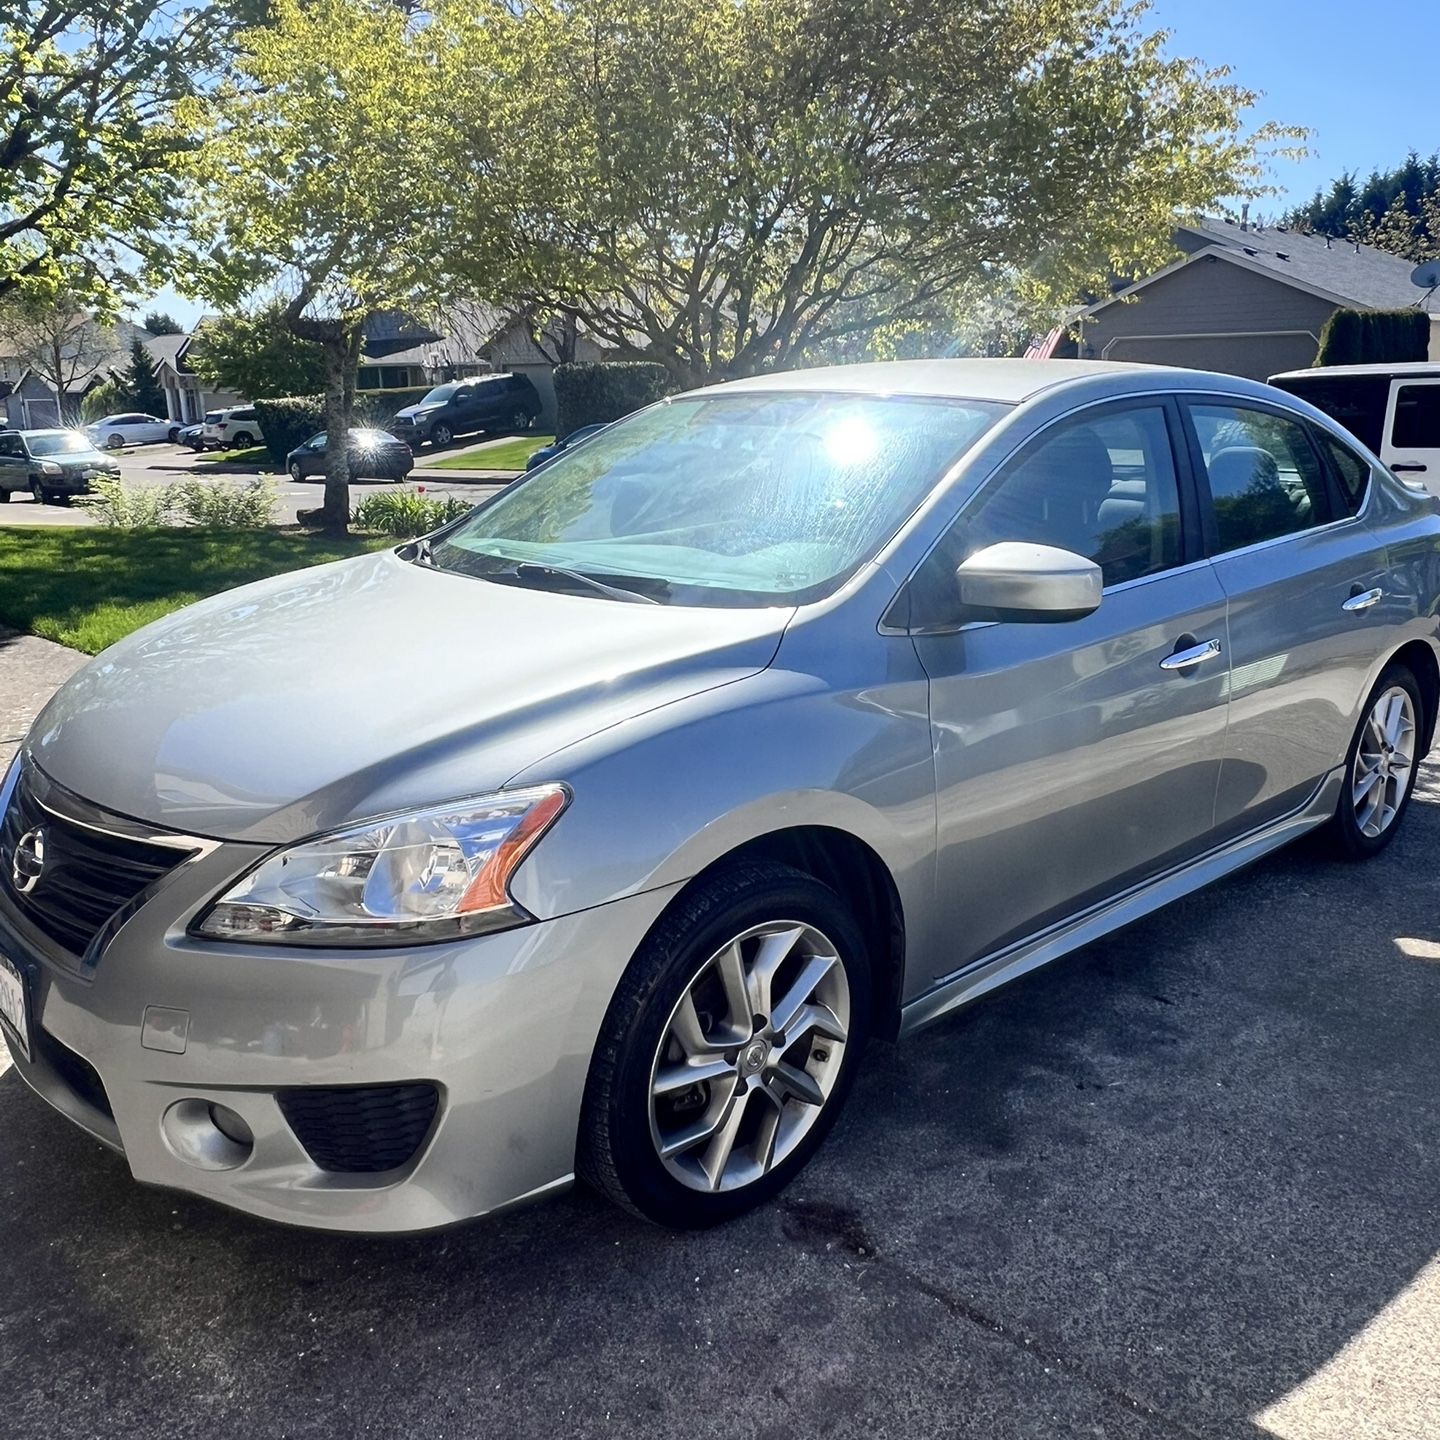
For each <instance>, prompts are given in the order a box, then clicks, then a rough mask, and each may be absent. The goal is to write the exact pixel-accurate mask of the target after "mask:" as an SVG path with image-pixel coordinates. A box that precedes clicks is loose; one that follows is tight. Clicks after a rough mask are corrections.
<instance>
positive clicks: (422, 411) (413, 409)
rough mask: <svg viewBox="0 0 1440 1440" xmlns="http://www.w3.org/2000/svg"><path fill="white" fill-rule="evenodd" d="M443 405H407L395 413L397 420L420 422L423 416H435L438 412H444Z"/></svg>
mask: <svg viewBox="0 0 1440 1440" xmlns="http://www.w3.org/2000/svg"><path fill="white" fill-rule="evenodd" d="M444 408H445V406H444V405H443V404H441V405H405V406H402V407H401V408H400V409H399V410H397V411H396V412H395V418H396V419H397V420H419V419H420V418H421V417H422V416H425V415H433V414H434V413H435V412H436V411H437V410H443V409H444Z"/></svg>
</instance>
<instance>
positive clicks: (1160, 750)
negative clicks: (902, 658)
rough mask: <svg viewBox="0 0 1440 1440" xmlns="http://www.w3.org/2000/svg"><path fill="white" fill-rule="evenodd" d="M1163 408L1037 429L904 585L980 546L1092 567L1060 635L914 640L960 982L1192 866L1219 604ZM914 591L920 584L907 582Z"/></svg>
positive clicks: (944, 896) (1202, 845)
mask: <svg viewBox="0 0 1440 1440" xmlns="http://www.w3.org/2000/svg"><path fill="white" fill-rule="evenodd" d="M1181 434H1182V432H1181V431H1180V420H1179V412H1178V410H1177V409H1176V407H1175V405H1174V403H1173V402H1172V401H1169V400H1165V399H1144V400H1135V401H1125V402H1120V403H1117V404H1107V405H1104V406H1099V407H1091V408H1089V409H1086V410H1082V411H1080V412H1078V413H1077V414H1076V415H1074V416H1072V417H1070V418H1067V419H1064V420H1061V421H1058V422H1057V423H1056V424H1054V425H1052V426H1050V427H1048V428H1047V429H1045V430H1043V431H1042V432H1041V433H1040V434H1039V435H1038V436H1036V437H1035V438H1034V439H1032V440H1031V441H1030V442H1028V444H1027V445H1026V446H1025V447H1024V448H1023V449H1022V450H1021V451H1020V452H1019V454H1018V455H1017V456H1016V457H1015V458H1014V459H1013V460H1011V461H1009V462H1007V463H1006V465H1005V466H1004V467H1003V468H1002V469H1001V470H1000V472H999V473H998V474H997V475H996V476H995V477H994V478H993V479H991V480H990V481H988V482H987V483H986V485H985V486H984V487H983V488H982V489H981V490H980V492H979V493H978V494H977V495H976V496H975V497H974V498H973V499H972V500H971V501H970V502H969V504H968V505H967V506H966V508H965V510H964V512H963V513H962V514H961V516H960V517H959V519H958V520H957V522H956V524H955V526H954V527H953V528H952V530H951V532H950V534H949V535H947V536H946V537H945V539H944V540H943V541H942V542H941V544H940V546H939V547H938V548H937V550H936V551H935V552H934V554H933V555H932V556H931V559H930V560H929V561H927V564H926V570H922V572H921V575H920V576H917V584H918V585H920V586H924V585H926V584H929V583H936V582H943V580H944V579H946V578H947V577H950V576H953V573H954V566H955V565H956V564H958V563H959V561H961V560H963V559H964V558H965V557H966V556H967V555H969V554H972V553H974V552H975V551H976V550H978V549H980V548H982V547H984V546H985V545H989V544H993V543H996V542H998V541H1002V540H1020V541H1030V542H1037V543H1041V544H1048V545H1057V546H1060V547H1061V548H1063V549H1066V550H1072V551H1075V552H1077V553H1079V554H1082V555H1085V556H1086V557H1087V558H1090V559H1093V560H1095V561H1097V563H1099V565H1100V567H1101V570H1102V572H1103V574H1104V577H1105V582H1106V583H1105V593H1104V598H1103V599H1102V601H1101V603H1100V608H1099V609H1098V610H1096V611H1095V612H1094V613H1093V614H1091V615H1087V616H1085V617H1084V618H1083V619H1080V620H1074V621H1069V622H1066V623H1063V624H1052V625H1043V624H1015V623H1002V624H988V623H981V624H971V625H966V626H964V627H962V628H961V629H959V630H958V631H955V632H953V633H949V634H933V635H925V634H917V635H915V637H914V643H915V647H916V651H917V653H918V655H919V658H920V662H921V664H922V665H923V666H924V668H925V671H926V674H927V675H928V676H929V678H930V721H931V726H932V732H933V744H934V764H935V779H936V789H937V798H938V803H937V821H938V834H937V853H936V879H937V892H938V894H939V896H940V902H939V903H940V904H941V906H942V907H943V913H944V918H945V922H946V924H947V928H948V931H949V933H950V935H951V936H953V942H954V943H953V948H952V949H951V950H950V951H949V952H948V953H947V954H946V956H945V957H944V960H945V969H946V971H952V970H954V969H957V968H961V967H963V966H964V965H966V964H969V963H971V962H973V961H975V960H978V959H980V958H981V957H983V956H985V955H987V954H992V953H994V952H995V951H996V950H999V949H1002V948H1004V947H1005V946H1006V945H1007V944H1009V943H1011V942H1014V941H1017V940H1019V939H1022V938H1023V937H1025V936H1027V935H1029V934H1032V933H1034V932H1035V931H1037V930H1039V929H1042V928H1044V927H1045V926H1046V925H1048V924H1050V923H1052V922H1055V921H1057V920H1060V919H1062V918H1064V917H1066V916H1069V915H1071V914H1074V913H1075V912H1076V911H1078V910H1081V909H1084V908H1085V907H1086V906H1087V905H1089V904H1092V903H1095V902H1097V901H1099V900H1102V899H1105V898H1106V897H1108V896H1110V895H1113V894H1115V893H1116V892H1117V891H1119V890H1121V889H1123V888H1125V887H1126V886H1127V885H1130V884H1133V883H1135V882H1136V881H1138V880H1142V879H1144V878H1145V877H1147V876H1149V875H1153V874H1156V873H1157V872H1159V871H1161V870H1163V869H1166V868H1168V867H1169V866H1171V865H1174V864H1176V863H1179V862H1182V861H1184V860H1185V859H1187V858H1189V857H1191V856H1193V855H1195V854H1196V853H1197V852H1199V851H1202V850H1204V849H1206V848H1207V847H1208V846H1209V844H1210V836H1211V830H1212V826H1213V823H1214V808H1215V790H1216V784H1217V781H1218V779H1219V774H1220V767H1221V760H1222V756H1223V754H1224V738H1225V713H1226V699H1225V697H1226V692H1227V690H1228V689H1229V670H1228V666H1227V663H1226V655H1225V645H1224V641H1225V595H1224V592H1223V591H1222V590H1221V588H1220V584H1219V581H1218V580H1217V579H1216V578H1215V574H1214V571H1213V570H1212V568H1211V566H1210V564H1209V562H1208V561H1207V560H1205V559H1203V558H1200V556H1199V551H1200V543H1199V542H1200V537H1199V534H1198V507H1196V506H1195V505H1194V503H1193V493H1192V491H1191V488H1190V481H1189V477H1188V475H1187V473H1186V469H1185V465H1184V460H1183V457H1184V447H1183V439H1182V440H1181V446H1180V454H1181V459H1182V463H1181V464H1180V465H1178V466H1177V464H1176V451H1175V440H1176V438H1177V437H1179V436H1181ZM927 570H928V571H930V572H931V573H930V574H929V575H927V573H926V571H927Z"/></svg>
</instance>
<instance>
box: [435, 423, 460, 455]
mask: <svg viewBox="0 0 1440 1440" xmlns="http://www.w3.org/2000/svg"><path fill="white" fill-rule="evenodd" d="M454 438H455V432H454V431H453V430H452V429H451V428H450V427H449V426H448V425H437V426H436V427H435V428H434V429H433V430H432V431H431V432H430V444H431V445H432V446H434V447H435V448H436V449H437V450H438V449H440V448H441V447H442V446H445V445H448V444H449V443H450V442H451V441H452V440H453V439H454Z"/></svg>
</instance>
